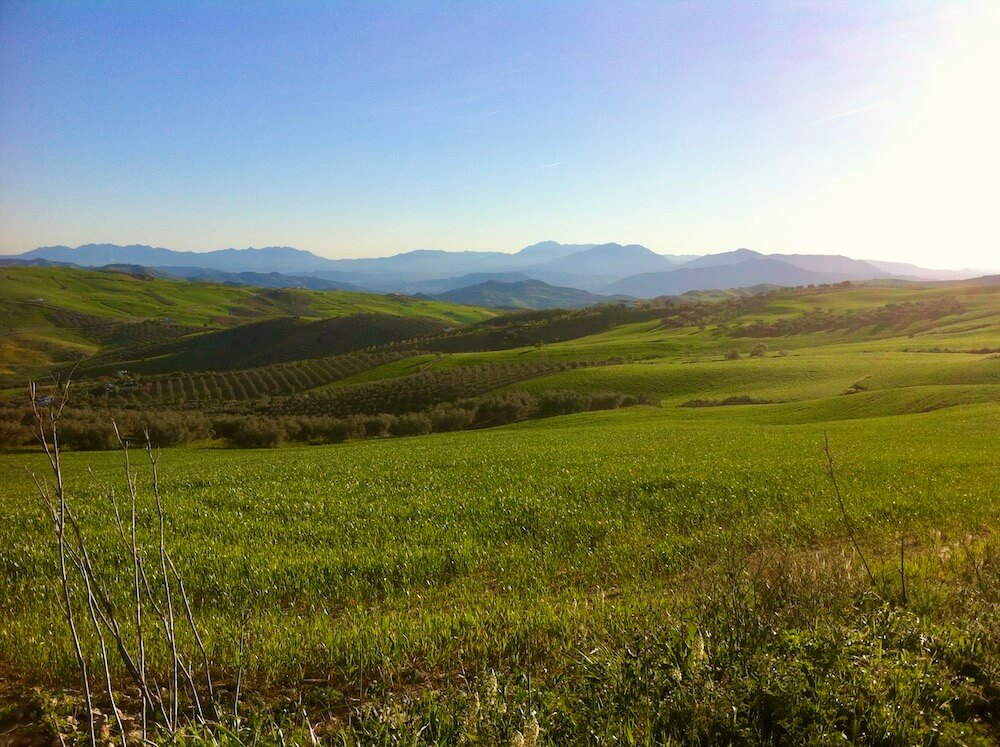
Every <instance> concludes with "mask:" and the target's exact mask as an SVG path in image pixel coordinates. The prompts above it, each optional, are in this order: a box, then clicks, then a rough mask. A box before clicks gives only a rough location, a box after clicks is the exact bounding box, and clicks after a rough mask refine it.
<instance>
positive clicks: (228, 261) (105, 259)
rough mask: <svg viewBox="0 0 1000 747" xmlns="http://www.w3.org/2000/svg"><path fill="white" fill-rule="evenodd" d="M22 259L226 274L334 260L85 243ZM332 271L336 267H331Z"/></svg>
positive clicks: (282, 249)
mask: <svg viewBox="0 0 1000 747" xmlns="http://www.w3.org/2000/svg"><path fill="white" fill-rule="evenodd" d="M19 256H20V258H22V259H47V260H51V261H55V262H69V263H72V264H76V265H81V266H83V267H103V266H105V265H114V264H123V265H142V266H143V267H191V266H196V267H202V268H204V269H207V270H223V271H225V272H284V273H298V272H311V271H313V270H322V269H326V268H327V266H328V265H329V263H330V262H331V261H332V260H329V259H324V258H323V257H318V256H316V255H315V254H313V253H312V252H307V251H303V250H302V249H293V248H291V247H287V246H271V247H265V248H263V249H252V248H251V249H220V250H218V251H214V252H177V251H174V250H172V249H163V248H162V247H154V246H144V245H141V244H132V245H130V246H118V245H116V244H84V245H83V246H78V247H76V248H75V249H73V248H71V247H68V246H45V247H40V248H38V249H32V250H31V251H30V252H25V253H24V254H21V255H19ZM331 269H332V268H331Z"/></svg>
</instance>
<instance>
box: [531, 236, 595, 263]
mask: <svg viewBox="0 0 1000 747" xmlns="http://www.w3.org/2000/svg"><path fill="white" fill-rule="evenodd" d="M595 246H597V244H560V243H559V242H558V241H541V242H539V243H537V244H532V245H531V246H526V247H524V249H522V250H521V251H519V252H518V253H517V254H515V255H514V256H515V257H517V259H518V260H521V261H524V262H527V263H531V264H534V263H537V262H548V261H549V260H553V259H559V258H560V257H566V256H568V255H570V254H576V253H577V252H582V251H585V250H587V249H591V248H593V247H595Z"/></svg>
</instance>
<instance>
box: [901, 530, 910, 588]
mask: <svg viewBox="0 0 1000 747" xmlns="http://www.w3.org/2000/svg"><path fill="white" fill-rule="evenodd" d="M905 541H906V533H905V532H901V533H900V535H899V579H900V581H901V582H902V584H903V604H904V605H906V604H909V603H910V597H909V595H908V594H907V593H906V554H905V553H906V549H905Z"/></svg>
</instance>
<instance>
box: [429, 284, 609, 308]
mask: <svg viewBox="0 0 1000 747" xmlns="http://www.w3.org/2000/svg"><path fill="white" fill-rule="evenodd" d="M434 298H436V299H438V300H441V301H449V302H451V303H464V304H468V305H470V306H488V307H490V308H499V309H555V308H561V309H578V308H583V307H585V306H593V305H594V304H598V303H606V302H608V301H611V300H613V299H612V298H610V297H608V296H597V295H594V294H593V293H588V292H587V291H582V290H578V289H576V288H559V287H556V286H553V285H549V284H548V283H543V282H541V281H540V280H521V281H518V282H514V283H503V282H499V281H497V280H489V281H487V282H485V283H480V284H479V285H470V286H468V287H466V288H459V289H457V290H452V291H448V292H447V293H439V294H438V295H436V296H434Z"/></svg>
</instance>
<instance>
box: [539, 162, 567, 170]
mask: <svg viewBox="0 0 1000 747" xmlns="http://www.w3.org/2000/svg"><path fill="white" fill-rule="evenodd" d="M556 166H562V161H553V162H552V163H547V164H545V165H544V166H542V168H543V169H554V168H555V167H556Z"/></svg>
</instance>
